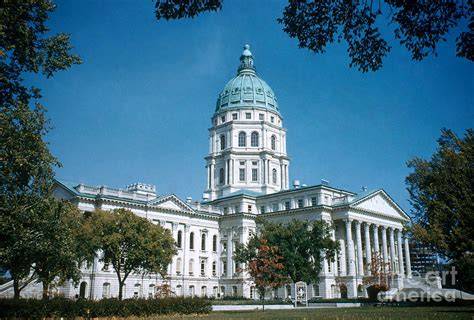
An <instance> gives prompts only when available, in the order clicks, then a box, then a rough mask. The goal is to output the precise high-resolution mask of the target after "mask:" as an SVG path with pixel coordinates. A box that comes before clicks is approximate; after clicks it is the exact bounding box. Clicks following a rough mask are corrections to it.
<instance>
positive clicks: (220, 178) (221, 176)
mask: <svg viewBox="0 0 474 320" xmlns="http://www.w3.org/2000/svg"><path fill="white" fill-rule="evenodd" d="M224 175H225V172H224V168H220V169H219V183H220V184H224V178H225V177H224Z"/></svg>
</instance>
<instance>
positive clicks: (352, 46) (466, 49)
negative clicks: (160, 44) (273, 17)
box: [155, 0, 474, 72]
mask: <svg viewBox="0 0 474 320" xmlns="http://www.w3.org/2000/svg"><path fill="white" fill-rule="evenodd" d="M221 8H222V0H206V1H201V0H193V1H184V2H183V1H179V0H156V4H155V15H156V18H157V19H158V20H159V19H166V20H169V19H181V18H188V17H191V18H194V17H195V16H197V15H199V14H200V13H202V12H206V11H218V10H220V9H221ZM473 12H474V2H473V1H467V2H466V3H465V2H464V1H454V0H451V1H440V0H432V1H406V0H385V1H372V0H371V1H367V0H359V1H345V0H339V1H328V0H325V1H311V0H289V1H288V5H287V6H286V7H285V9H284V11H283V17H282V18H279V19H277V21H278V22H279V23H281V24H282V25H283V31H284V32H286V33H287V34H288V35H289V36H290V37H291V38H296V39H297V40H298V44H299V47H300V48H307V49H309V50H311V51H313V52H315V53H324V52H325V51H326V46H327V45H328V44H332V43H334V42H335V41H337V42H341V41H345V42H346V43H347V46H348V49H347V52H348V54H349V57H350V59H351V63H350V66H351V67H352V66H355V67H357V68H358V69H359V70H360V71H362V72H367V71H369V70H371V71H376V70H378V69H380V68H381V67H382V63H383V59H384V58H385V57H386V56H387V55H388V53H389V52H390V49H391V46H390V45H389V44H388V42H387V41H386V40H385V39H384V38H383V37H382V34H381V31H380V29H379V25H380V24H381V23H382V22H383V19H386V20H387V22H388V23H387V24H388V26H393V28H394V30H393V32H394V35H395V39H397V40H398V41H400V45H402V46H404V47H405V48H406V49H407V50H408V51H410V53H411V55H412V59H413V60H417V61H419V60H422V59H423V58H425V57H427V56H428V55H430V54H433V55H435V56H436V54H437V53H436V47H437V45H438V43H439V42H440V41H446V35H447V34H448V33H449V31H451V30H453V29H454V28H455V27H456V26H458V24H460V22H467V20H469V23H468V26H467V30H464V31H463V32H461V33H460V35H459V36H458V37H457V40H456V48H457V54H456V55H457V56H458V57H462V58H466V59H468V60H471V61H473V60H474V15H473Z"/></svg>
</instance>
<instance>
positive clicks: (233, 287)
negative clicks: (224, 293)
mask: <svg viewBox="0 0 474 320" xmlns="http://www.w3.org/2000/svg"><path fill="white" fill-rule="evenodd" d="M232 296H234V297H237V286H232Z"/></svg>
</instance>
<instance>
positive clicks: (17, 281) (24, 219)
mask: <svg viewBox="0 0 474 320" xmlns="http://www.w3.org/2000/svg"><path fill="white" fill-rule="evenodd" d="M54 8H55V6H54V4H53V3H52V1H48V0H38V1H2V3H1V5H0V265H1V266H3V267H5V268H6V269H8V270H10V273H11V275H12V278H13V280H14V289H15V297H19V293H20V290H21V289H22V288H23V287H24V285H25V284H26V283H27V282H28V281H23V280H24V279H25V278H26V277H27V276H28V275H29V274H30V269H31V265H32V264H33V263H34V261H33V260H34V254H33V252H32V251H31V248H32V247H33V245H34V244H35V241H36V239H35V237H36V234H35V232H34V230H36V229H35V227H36V226H35V224H36V223H37V220H36V218H37V217H38V213H39V212H38V210H39V208H40V207H41V206H42V205H43V204H41V203H42V199H43V198H47V197H48V196H49V193H50V191H51V185H52V181H53V176H54V175H53V170H52V167H53V166H58V165H59V162H58V161H57V160H56V159H55V158H54V157H53V156H52V155H51V153H50V152H49V150H48V145H47V143H46V142H45V141H44V136H45V134H46V133H47V132H48V129H49V127H48V119H47V118H46V117H45V109H44V107H43V106H41V105H40V104H39V98H40V97H41V95H40V90H39V89H38V88H34V87H32V88H28V87H27V86H26V84H24V81H23V75H24V74H25V73H38V72H42V73H43V74H44V75H45V76H47V77H50V76H52V75H53V74H54V73H55V72H56V71H59V70H64V69H67V68H69V67H70V66H71V65H72V64H77V63H80V59H79V57H77V56H76V55H73V54H70V53H69V51H70V49H71V45H70V44H69V37H68V36H67V35H65V34H58V35H49V31H50V30H49V29H48V28H47V26H46V25H45V23H46V21H47V20H48V19H49V14H50V13H51V12H52V11H53V10H54Z"/></svg>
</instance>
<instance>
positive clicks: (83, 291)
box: [79, 281, 87, 298]
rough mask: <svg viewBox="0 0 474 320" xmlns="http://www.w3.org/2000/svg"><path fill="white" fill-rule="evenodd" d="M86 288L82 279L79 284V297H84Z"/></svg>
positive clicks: (85, 283)
mask: <svg viewBox="0 0 474 320" xmlns="http://www.w3.org/2000/svg"><path fill="white" fill-rule="evenodd" d="M86 289H87V282H85V281H82V282H81V285H80V286H79V297H81V298H85V297H86Z"/></svg>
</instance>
